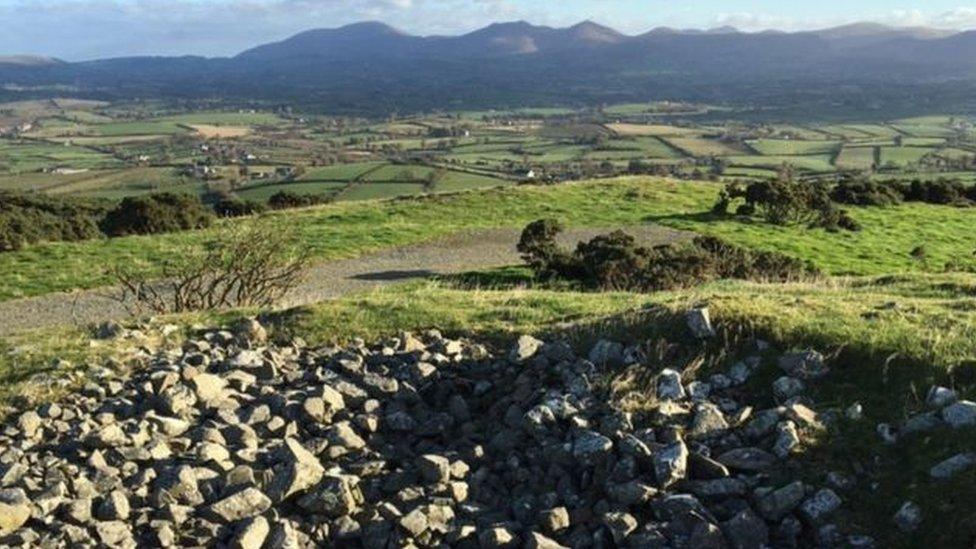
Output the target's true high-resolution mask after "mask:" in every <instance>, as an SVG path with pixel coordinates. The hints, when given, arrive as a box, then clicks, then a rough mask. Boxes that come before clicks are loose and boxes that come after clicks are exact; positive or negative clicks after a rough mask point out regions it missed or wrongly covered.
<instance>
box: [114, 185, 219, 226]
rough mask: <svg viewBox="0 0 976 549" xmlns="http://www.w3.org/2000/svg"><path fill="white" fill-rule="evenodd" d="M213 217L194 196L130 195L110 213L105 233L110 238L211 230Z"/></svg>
mask: <svg viewBox="0 0 976 549" xmlns="http://www.w3.org/2000/svg"><path fill="white" fill-rule="evenodd" d="M213 218H214V216H213V213H212V211H211V210H210V209H209V208H207V207H206V206H205V205H204V204H203V202H201V201H200V199H199V198H197V197H195V196H190V195H186V194H173V193H159V194H151V195H145V196H130V197H126V198H124V199H122V202H120V203H119V205H118V206H117V207H116V208H115V209H113V210H112V211H110V212H108V214H107V215H106V216H105V219H104V221H102V230H103V231H104V232H105V234H107V235H109V236H126V235H133V234H158V233H169V232H176V231H185V230H190V229H202V228H206V227H209V226H210V224H211V223H212V222H213Z"/></svg>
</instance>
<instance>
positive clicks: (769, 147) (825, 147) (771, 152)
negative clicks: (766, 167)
mask: <svg viewBox="0 0 976 549" xmlns="http://www.w3.org/2000/svg"><path fill="white" fill-rule="evenodd" d="M749 146H750V147H752V148H753V149H755V150H756V152H758V153H759V154H762V155H767V156H797V155H808V154H833V153H834V152H836V150H837V148H838V147H839V146H840V142H839V141H800V140H796V139H757V140H755V141H749Z"/></svg>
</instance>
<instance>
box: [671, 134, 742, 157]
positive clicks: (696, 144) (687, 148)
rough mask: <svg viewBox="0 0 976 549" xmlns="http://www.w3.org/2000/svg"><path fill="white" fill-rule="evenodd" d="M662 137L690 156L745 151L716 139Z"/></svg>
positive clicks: (735, 153) (724, 154)
mask: <svg viewBox="0 0 976 549" xmlns="http://www.w3.org/2000/svg"><path fill="white" fill-rule="evenodd" d="M664 139H665V140H666V141H667V142H668V144H670V145H671V146H673V147H675V148H677V149H679V150H681V151H684V152H685V153H687V154H688V155H690V156H733V155H740V154H743V153H744V152H746V151H745V150H744V149H743V148H741V147H738V146H736V145H733V144H729V143H723V142H721V141H719V140H718V139H708V138H704V137H667V138H664Z"/></svg>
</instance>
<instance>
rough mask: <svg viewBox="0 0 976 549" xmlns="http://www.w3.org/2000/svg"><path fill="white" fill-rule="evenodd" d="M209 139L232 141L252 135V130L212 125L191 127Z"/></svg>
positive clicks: (194, 125)
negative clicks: (235, 138) (232, 139)
mask: <svg viewBox="0 0 976 549" xmlns="http://www.w3.org/2000/svg"><path fill="white" fill-rule="evenodd" d="M189 127H190V128H193V130H194V131H195V132H197V133H198V134H200V135H201V136H203V137H205V138H207V139H231V138H234V137H244V136H246V135H250V133H251V128H248V127H245V126H214V125H212V124H192V125H190V126H189Z"/></svg>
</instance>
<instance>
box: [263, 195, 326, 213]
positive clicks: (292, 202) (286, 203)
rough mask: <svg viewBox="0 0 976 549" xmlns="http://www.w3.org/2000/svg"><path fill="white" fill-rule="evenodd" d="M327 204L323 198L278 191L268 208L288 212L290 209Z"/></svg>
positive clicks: (269, 200) (270, 200) (270, 199)
mask: <svg viewBox="0 0 976 549" xmlns="http://www.w3.org/2000/svg"><path fill="white" fill-rule="evenodd" d="M324 202H326V200H324V199H323V198H322V197H319V196H315V195H311V194H297V193H293V192H289V191H278V192H276V193H275V194H273V195H271V197H270V198H268V207H269V208H271V209H273V210H287V209H290V208H304V207H307V206H314V205H316V204H322V203H324Z"/></svg>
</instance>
